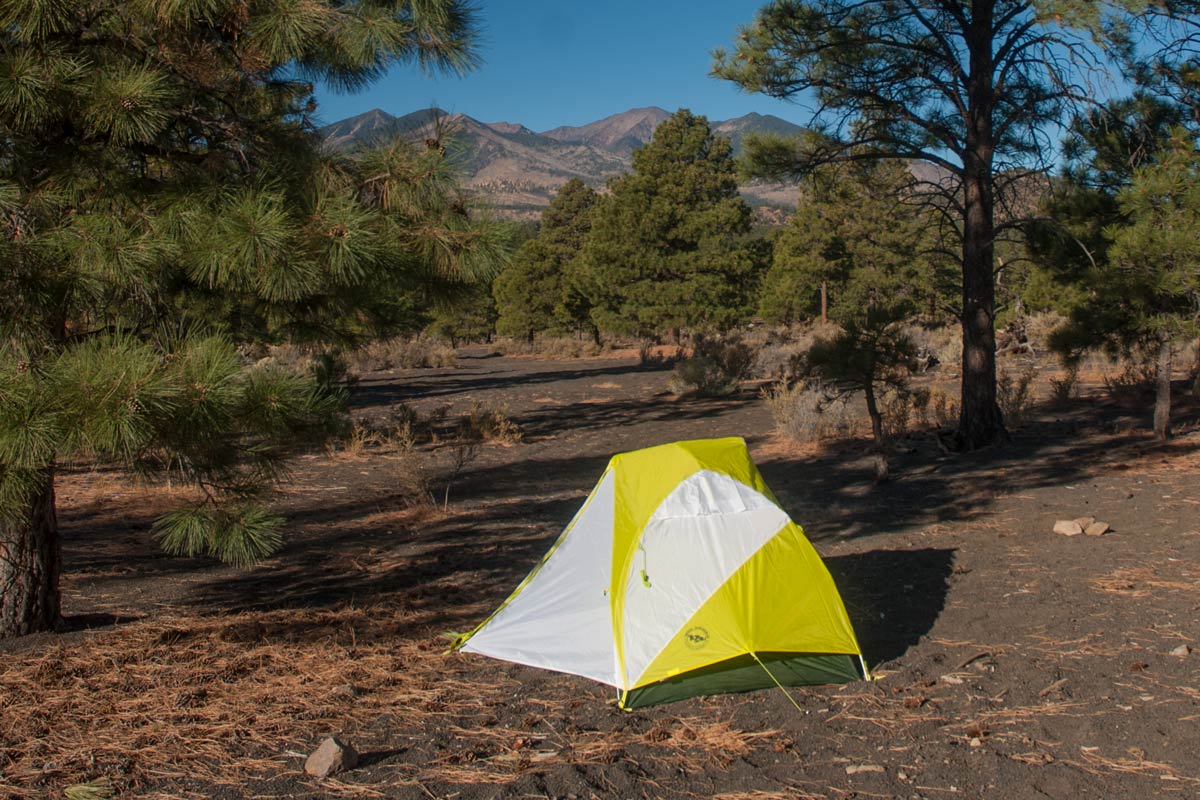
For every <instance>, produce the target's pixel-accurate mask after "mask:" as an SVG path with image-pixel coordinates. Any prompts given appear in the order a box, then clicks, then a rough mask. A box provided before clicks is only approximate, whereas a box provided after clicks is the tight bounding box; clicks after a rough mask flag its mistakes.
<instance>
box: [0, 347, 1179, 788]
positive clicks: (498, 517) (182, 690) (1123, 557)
mask: <svg viewBox="0 0 1200 800" xmlns="http://www.w3.org/2000/svg"><path fill="white" fill-rule="evenodd" d="M665 381H666V373H665V372H664V371H663V370H662V369H655V368H652V367H651V368H647V367H640V366H638V365H637V363H636V359H608V360H579V361H570V362H547V361H536V360H531V359H516V358H495V357H486V356H485V354H483V353H476V354H474V355H473V356H472V355H471V354H468V357H466V358H464V359H463V361H462V364H461V365H460V367H458V368H455V369H441V370H423V371H413V372H403V373H397V374H386V375H375V376H372V377H370V378H369V379H367V380H364V381H363V382H362V383H361V384H360V385H359V386H358V387H356V389H355V390H354V394H353V404H354V407H355V413H356V415H358V416H360V417H367V418H369V417H372V416H380V415H383V414H386V413H387V411H388V410H389V409H390V408H391V407H392V406H393V405H394V404H396V403H400V402H405V403H410V404H412V405H414V406H416V407H418V408H423V409H426V410H429V409H432V408H434V407H436V406H437V405H440V404H450V405H452V406H453V407H455V408H459V409H463V408H466V407H467V406H468V405H469V404H470V403H471V402H474V401H481V402H485V403H488V404H491V405H505V406H507V407H508V409H509V412H510V414H511V416H512V417H513V418H514V419H515V420H516V421H517V422H518V424H519V425H520V427H521V429H522V431H523V434H524V436H523V441H522V442H520V443H517V444H513V445H510V446H489V447H485V448H484V449H483V450H482V451H481V453H480V455H479V456H478V457H477V458H476V459H475V460H473V461H472V462H471V463H469V464H468V465H467V466H466V467H465V469H464V470H463V471H462V473H461V474H460V475H459V476H458V477H457V479H456V480H455V481H454V482H453V483H452V484H451V485H450V487H449V488H450V500H451V504H450V508H449V510H448V511H446V512H443V511H441V510H439V509H436V508H430V507H427V506H423V507H415V508H414V507H412V506H411V504H410V503H409V502H408V500H407V498H405V497H403V496H402V495H401V494H400V493H399V492H398V491H397V488H396V487H397V486H398V485H399V484H400V483H401V481H400V479H399V478H400V476H399V475H398V473H397V471H398V470H400V469H402V466H401V465H400V463H399V462H398V461H397V460H396V459H394V458H392V457H391V456H390V455H389V453H388V452H387V451H386V450H372V449H367V450H365V451H364V452H362V453H361V454H358V455H355V456H351V455H349V454H341V455H338V456H335V457H329V456H326V455H313V456H310V457H308V458H304V459H301V460H300V461H299V462H298V465H297V469H296V475H295V478H294V480H293V482H292V483H291V484H290V485H289V486H288V487H287V488H286V490H285V493H284V496H283V497H282V500H281V502H282V507H283V509H284V511H285V513H286V514H287V515H288V518H289V521H290V537H289V540H288V544H287V546H286V547H285V548H284V550H283V551H282V552H281V553H279V554H278V555H277V556H275V557H274V558H272V559H271V560H270V561H269V562H267V563H266V564H264V565H262V566H261V567H260V568H258V569H256V570H253V571H249V572H238V571H235V570H231V569H229V568H225V567H220V566H216V565H213V564H211V563H208V562H205V561H200V560H188V559H177V558H169V557H166V556H163V555H161V554H158V553H156V551H155V550H154V548H153V544H152V542H151V537H150V534H149V524H150V522H151V520H152V518H153V514H154V512H155V510H156V509H158V508H161V507H162V505H163V502H164V498H163V497H162V496H161V493H162V490H154V491H150V490H146V489H138V488H136V487H133V486H131V485H130V484H129V483H128V481H126V480H125V478H124V476H121V475H114V474H109V473H104V472H96V471H90V472H83V471H80V472H76V473H73V474H69V475H67V476H65V477H64V479H63V481H62V486H61V491H60V504H61V517H62V525H63V529H64V535H65V538H66V543H67V545H66V546H67V552H66V569H67V578H66V581H65V584H64V596H65V606H66V612H67V614H68V616H69V622H70V624H71V627H72V628H73V630H72V631H71V632H68V633H65V634H58V635H53V636H40V637H30V638H27V639H24V640H20V641H18V642H15V643H7V644H5V645H4V646H3V649H0V659H2V661H0V695H2V700H3V703H0V795H3V794H5V793H9V794H11V795H13V796H32V797H39V796H55V797H58V796H63V791H64V790H65V789H66V788H67V787H70V786H75V787H76V788H75V789H74V790H72V791H74V792H76V793H78V792H79V791H81V790H80V789H79V788H78V787H79V785H80V784H88V786H89V787H90V788H91V789H92V790H94V791H96V792H98V794H95V795H93V796H94V797H104V796H116V795H119V796H161V797H228V798H236V797H280V798H282V797H331V796H334V797H340V796H345V797H397V798H427V797H459V798H464V799H465V798H493V797H505V798H508V797H511V798H517V797H547V798H571V797H578V798H588V797H599V798H626V797H667V798H674V797H680V798H682V797H689V798H690V797H703V798H723V800H734V798H738V799H740V800H773V798H930V799H933V798H946V797H952V796H962V797H1004V798H1045V797H1049V798H1062V799H1063V800H1066V798H1090V797H1102V798H1114V797H1134V796H1164V797H1174V796H1178V797H1196V796H1200V747H1198V746H1197V745H1200V735H1197V730H1198V721H1200V652H1197V653H1192V654H1190V655H1187V656H1176V655H1171V651H1172V650H1176V648H1178V647H1179V646H1180V645H1190V646H1193V647H1197V646H1200V641H1197V639H1198V638H1200V481H1198V476H1200V432H1197V424H1196V423H1197V418H1198V414H1197V412H1198V409H1197V408H1196V406H1195V404H1194V403H1193V404H1190V405H1189V404H1188V402H1181V404H1180V408H1179V411H1178V415H1177V416H1178V417H1179V418H1180V419H1181V420H1182V424H1181V426H1180V429H1181V434H1182V435H1180V436H1179V437H1177V438H1176V440H1175V441H1174V442H1172V443H1171V444H1170V445H1166V446H1160V445H1156V444H1155V443H1154V442H1153V441H1152V440H1151V439H1150V438H1148V437H1147V436H1146V435H1145V433H1144V432H1143V431H1144V430H1145V428H1146V427H1147V426H1146V420H1145V419H1144V418H1143V415H1141V413H1140V412H1137V413H1134V412H1131V411H1129V410H1127V409H1123V408H1120V407H1118V406H1116V405H1113V404H1112V403H1110V402H1108V401H1106V400H1104V399H1102V397H1103V395H1102V393H1101V392H1099V391H1098V390H1096V389H1095V387H1093V388H1092V390H1091V391H1090V392H1089V393H1086V394H1085V396H1084V398H1083V399H1081V400H1078V401H1075V402H1073V403H1072V404H1071V405H1070V406H1068V407H1066V408H1060V409H1049V408H1043V409H1040V410H1039V412H1038V413H1037V414H1036V415H1035V416H1034V418H1033V419H1032V421H1031V422H1029V423H1028V424H1027V425H1026V426H1025V427H1024V428H1022V429H1020V430H1018V431H1016V432H1015V434H1014V436H1013V439H1012V441H1010V442H1009V443H1007V444H1005V445H1003V446H1000V447H996V448H993V449H990V450H987V451H984V452H981V453H976V454H971V455H969V456H957V455H950V454H947V453H945V452H944V451H943V450H942V449H941V448H939V447H938V446H937V445H936V442H935V440H934V438H933V437H932V436H930V435H927V434H923V435H919V436H913V437H910V438H909V439H907V440H905V442H903V443H902V446H901V448H900V450H901V452H899V453H898V455H897V457H896V460H895V462H894V465H893V472H894V475H895V476H896V477H895V480H893V481H892V482H890V483H889V484H885V485H882V486H875V485H874V484H873V483H872V482H871V477H870V476H871V464H870V463H869V461H868V460H867V457H866V448H865V446H864V444H863V443H862V442H856V441H846V442H839V443H835V444H832V445H829V446H827V447H824V448H820V447H807V448H800V447H797V446H794V445H790V444H787V443H784V442H781V441H779V440H777V439H775V438H773V437H772V435H771V433H770V431H771V420H770V417H769V415H768V413H767V411H766V409H765V407H764V405H763V403H762V402H761V401H760V400H759V399H758V398H757V396H756V394H755V392H754V391H753V387H747V388H746V389H745V390H744V391H743V392H742V393H741V394H740V395H738V396H735V397H732V398H725V399H719V400H716V399H675V398H672V397H670V396H668V395H665V394H664V393H663V387H664V385H665ZM726 435H742V436H745V437H746V438H747V440H748V441H749V443H750V445H751V450H752V453H753V454H754V456H755V458H756V460H757V461H758V462H759V464H760V467H761V468H762V471H763V473H764V475H765V477H766V479H767V482H768V483H769V484H770V485H771V486H772V488H773V489H774V490H775V492H776V494H777V495H778V496H779V497H780V500H781V502H782V503H783V504H784V506H785V507H786V508H787V510H788V511H789V512H790V513H791V514H792V516H793V517H794V518H795V519H796V520H797V521H798V522H800V523H801V524H802V525H803V526H804V527H805V529H806V531H807V532H808V534H809V537H810V538H811V539H812V540H813V542H814V544H815V545H816V547H817V549H818V550H819V551H820V552H821V554H822V556H824V558H825V559H826V563H827V564H828V566H829V568H830V570H831V572H832V573H833V574H834V577H835V579H836V581H837V583H838V585H839V587H840V588H841V591H842V593H843V596H844V599H845V601H846V603H847V607H848V609H849V611H850V616H851V619H852V620H853V622H854V624H855V627H856V630H857V632H858V635H859V638H860V640H861V641H862V643H863V646H864V648H865V650H866V653H867V659H868V662H869V663H870V664H871V666H872V668H873V671H874V673H875V677H876V680H875V681H872V682H863V683H856V684H849V685H844V686H830V687H810V688H804V689H795V690H791V696H792V699H794V701H795V703H796V704H797V705H798V706H799V709H797V708H796V707H795V706H794V705H793V704H792V700H789V698H788V697H786V696H784V694H783V693H782V692H781V691H779V690H777V689H776V690H771V691H762V692H754V693H749V694H744V695H733V696H722V697H715V698H706V699H695V700H690V701H686V702H682V703H676V704H671V705H667V706H660V707H656V708H650V709H646V710H641V711H637V712H633V713H625V712H620V711H618V710H616V709H615V707H614V706H613V704H612V700H613V698H612V696H611V691H610V690H609V689H607V687H603V686H600V685H597V684H594V683H592V682H590V681H587V680H584V679H579V678H574V677H571V676H564V675H557V674H553V673H548V672H543V671H539V670H534V669H529V668H524V667H520V666H516V665H511V664H507V663H501V662H496V661H491V660H488V659H483V658H479V657H473V656H463V655H447V654H445V653H444V649H445V641H446V640H445V638H444V634H445V633H446V632H448V631H462V630H466V629H469V628H470V627H472V626H473V625H474V624H476V623H477V622H478V621H479V620H480V619H482V618H483V617H484V616H485V615H486V614H487V613H488V612H489V611H490V610H491V609H492V608H494V607H495V606H496V605H497V604H498V603H499V602H500V601H502V600H503V599H504V597H505V596H507V594H508V593H509V591H510V590H511V589H512V587H513V586H514V585H515V584H516V583H517V582H518V581H519V580H520V579H521V577H522V576H523V575H524V574H525V573H526V572H527V571H528V569H529V568H530V567H531V566H532V565H533V564H534V563H536V561H537V559H538V558H539V557H540V555H541V554H542V553H543V552H544V551H545V550H546V548H547V547H548V546H549V544H550V543H551V542H552V541H553V540H554V538H555V537H556V536H557V534H558V532H559V530H560V529H561V526H562V525H563V523H564V522H565V521H567V520H568V519H569V518H570V517H571V515H572V514H573V513H574V510H575V509H576V507H577V506H578V504H579V503H580V502H581V501H582V499H583V498H584V497H585V496H586V494H587V492H588V491H589V490H590V488H591V486H592V484H593V482H594V481H595V480H596V478H597V477H598V476H599V474H600V472H601V471H602V469H603V467H604V464H605V463H606V461H607V459H608V457H609V456H610V455H611V454H612V453H614V452H618V451H622V450H628V449H634V448H637V447H642V446H647V445H650V444H656V443H660V442H664V441H671V440H675V439H683V438H699V437H710V436H726ZM435 458H438V459H440V460H438V461H437V462H436V463H437V465H438V469H439V470H440V472H439V473H438V475H444V474H445V472H446V470H447V469H448V464H447V462H446V460H447V456H446V454H445V450H443V451H441V455H440V456H435ZM439 480H442V479H441V478H439V477H435V481H434V486H435V490H436V492H437V494H438V496H439V497H440V496H441V493H442V492H443V491H444V489H445V486H444V480H442V482H440V483H439ZM1083 515H1090V516H1095V517H1097V518H1099V519H1103V520H1104V521H1106V522H1109V523H1110V524H1111V525H1112V527H1113V533H1111V534H1109V535H1106V536H1103V537H1099V538H1089V537H1083V536H1079V537H1073V538H1067V537H1063V536H1058V535H1055V534H1052V533H1051V532H1050V529H1051V527H1052V525H1053V523H1054V521H1055V520H1056V519H1061V518H1071V517H1076V516H1083ZM329 734H338V735H341V736H343V737H344V738H345V739H347V740H348V741H350V742H352V743H353V744H354V745H355V746H356V747H357V748H358V749H359V750H360V751H361V752H363V753H364V759H363V762H364V763H363V765H362V766H360V767H359V768H358V769H355V770H352V771H350V772H348V773H345V774H343V775H340V776H338V777H337V778H336V779H334V780H329V781H326V782H324V783H316V782H313V781H311V780H310V779H308V778H306V777H305V776H304V774H303V772H302V769H301V766H302V763H303V755H304V754H306V753H307V752H309V751H311V750H312V749H313V747H315V745H316V743H317V742H319V741H320V739H321V738H322V737H323V736H325V735H329ZM80 796H82V795H80Z"/></svg>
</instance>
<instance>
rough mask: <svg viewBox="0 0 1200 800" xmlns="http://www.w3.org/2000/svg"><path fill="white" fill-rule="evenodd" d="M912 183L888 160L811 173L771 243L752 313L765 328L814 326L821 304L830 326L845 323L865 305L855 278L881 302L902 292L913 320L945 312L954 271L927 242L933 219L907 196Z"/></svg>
mask: <svg viewBox="0 0 1200 800" xmlns="http://www.w3.org/2000/svg"><path fill="white" fill-rule="evenodd" d="M915 183H916V181H915V179H914V178H913V176H912V173H911V172H909V170H908V169H907V168H906V167H905V166H904V165H902V164H898V163H896V162H894V161H882V162H878V161H853V162H847V163H844V164H830V165H826V166H823V167H820V168H818V169H816V170H814V171H813V172H812V173H811V174H810V175H808V176H807V177H806V178H805V180H804V182H803V183H802V188H801V196H800V201H799V203H798V204H797V208H796V214H795V215H794V216H793V217H792V219H791V220H790V221H789V223H788V225H787V227H785V228H784V229H783V232H782V233H781V234H780V235H779V238H778V239H777V240H776V242H775V246H774V254H773V259H772V263H771V268H770V270H769V271H768V272H767V275H766V277H765V278H764V279H763V286H762V292H761V297H760V300H759V313H760V314H762V316H763V317H764V318H765V319H766V320H767V321H769V322H791V321H793V320H798V319H814V318H816V317H817V316H818V315H819V314H820V313H821V309H822V303H824V305H825V307H826V309H827V311H828V313H827V317H828V318H829V319H831V320H833V321H834V322H837V323H845V322H848V321H849V320H851V319H854V318H856V315H858V314H859V313H860V312H861V311H862V310H863V309H864V308H865V303H866V301H867V300H868V299H869V298H868V297H867V296H866V295H863V294H862V293H861V292H859V291H856V290H855V287H857V286H858V285H859V284H860V283H861V282H862V281H861V280H860V278H862V279H865V280H866V281H867V282H870V283H872V285H873V286H874V288H875V290H876V291H877V292H878V293H880V296H881V297H882V296H883V294H884V293H891V292H894V291H896V290H900V291H902V292H903V293H904V295H905V299H906V303H907V306H908V308H909V309H910V310H912V311H913V312H914V313H915V312H917V311H920V310H924V311H928V310H930V309H933V310H935V311H940V309H942V308H944V307H946V306H947V305H948V301H949V300H950V297H949V288H950V285H951V280H952V272H951V269H952V266H953V265H952V264H950V263H949V259H948V258H947V257H946V255H945V254H944V253H942V252H941V251H940V248H939V247H938V241H937V237H936V236H935V235H934V232H935V231H936V230H937V227H938V222H939V219H940V215H938V214H937V213H935V212H934V211H933V210H932V209H930V208H929V207H928V205H926V204H924V203H921V202H918V201H917V199H916V198H915V197H914V196H913V193H914V185H915ZM859 273H862V274H861V275H860V274H859ZM885 278H886V280H884V279H885ZM885 284H886V285H885ZM822 294H823V295H824V300H822Z"/></svg>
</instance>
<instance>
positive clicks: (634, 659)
mask: <svg viewBox="0 0 1200 800" xmlns="http://www.w3.org/2000/svg"><path fill="white" fill-rule="evenodd" d="M452 649H461V650H462V651H464V652H470V653H480V654H482V655H487V656H491V657H493V658H499V659H504V660H506V661H513V662H516V663H519V664H526V665H529V666H534V667H541V668H544V669H550V670H556V671H558V672H567V673H570V674H573V675H582V676H584V677H587V678H591V679H593V680H597V681H600V682H602V683H606V684H608V685H610V686H613V687H615V688H616V689H617V690H618V692H619V695H618V700H619V705H620V707H621V708H624V709H630V708H638V707H641V706H646V705H653V704H656V703H664V702H670V701H673V700H680V699H683V698H686V697H694V696H697V695H707V694H719V693H724V692H737V691H747V690H750V689H762V688H768V687H770V686H773V685H777V686H778V687H779V688H780V689H784V687H785V686H800V685H806V684H816V683H841V682H846V681H853V680H859V679H862V678H868V677H869V675H868V673H867V669H866V663H865V662H864V661H863V659H862V652H861V650H860V648H859V646H858V641H857V639H856V638H855V635H854V629H853V627H852V626H851V624H850V619H849V617H848V616H847V614H846V609H845V606H844V605H843V603H842V600H841V597H840V596H839V594H838V591H837V587H836V586H835V585H834V583H833V579H832V578H831V577H830V575H829V571H828V570H827V569H826V568H825V565H824V563H822V561H821V559H820V557H819V556H818V555H817V553H816V551H815V550H814V549H813V547H812V545H811V544H810V543H809V541H808V539H807V538H806V537H805V536H804V532H803V530H801V528H800V526H799V525H797V524H796V523H795V522H793V521H792V520H791V519H790V518H789V517H788V515H787V513H786V512H785V511H784V510H783V509H782V508H781V507H780V506H779V503H778V501H777V500H776V499H775V497H774V495H772V494H771V490H770V489H768V488H767V486H766V484H765V482H764V481H763V479H762V476H761V474H759V471H758V468H757V467H756V466H755V465H754V462H753V461H752V460H751V459H750V454H749V452H748V451H747V449H746V443H745V442H744V441H743V440H742V439H740V438H726V439H703V440H696V441H686V442H675V443H672V444H665V445H660V446H658V447H650V448H646V449H644V450H636V451H633V452H629V453H621V454H619V455H616V456H613V458H612V459H611V460H610V461H609V463H608V467H607V468H606V469H605V471H604V473H603V474H602V475H601V477H600V480H599V482H598V483H597V484H596V486H595V488H594V489H593V490H592V492H591V494H590V495H589V496H588V498H587V500H586V501H585V502H584V504H583V506H582V507H581V508H580V510H579V511H578V512H577V513H576V515H575V517H574V519H572V520H571V522H570V524H569V525H567V527H566V529H565V530H564V531H563V533H562V535H561V536H559V538H558V541H556V542H555V543H554V545H553V546H552V547H551V548H550V550H549V552H547V553H546V555H545V556H544V557H543V558H542V560H541V561H540V562H539V563H538V565H537V566H536V567H534V569H533V571H532V572H530V573H529V575H528V576H527V577H526V578H525V579H524V580H523V581H522V582H521V583H520V584H519V585H518V586H517V588H516V589H515V590H514V591H513V593H512V594H511V595H510V596H509V597H508V599H507V600H505V601H504V603H502V604H501V605H500V607H499V608H497V609H496V611H494V612H493V613H492V614H491V615H490V616H489V617H488V618H487V619H485V620H484V621H483V622H482V623H481V624H480V625H479V627H477V628H476V629H475V630H474V631H472V632H470V633H468V634H465V635H463V636H460V637H458V639H456V640H455V642H454V644H453V645H452ZM784 692H785V694H786V693H787V692H786V689H784ZM788 698H789V700H792V702H793V704H794V703H795V700H793V699H792V698H791V695H790V694H789V695H788Z"/></svg>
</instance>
